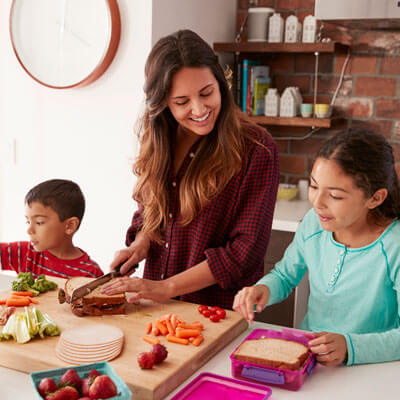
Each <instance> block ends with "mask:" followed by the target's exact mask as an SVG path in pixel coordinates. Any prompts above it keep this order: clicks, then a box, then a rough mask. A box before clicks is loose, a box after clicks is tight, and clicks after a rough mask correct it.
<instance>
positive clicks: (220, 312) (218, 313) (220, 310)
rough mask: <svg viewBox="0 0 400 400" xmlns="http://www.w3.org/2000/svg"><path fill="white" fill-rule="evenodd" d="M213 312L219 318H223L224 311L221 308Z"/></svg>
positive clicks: (224, 315)
mask: <svg viewBox="0 0 400 400" xmlns="http://www.w3.org/2000/svg"><path fill="white" fill-rule="evenodd" d="M215 314H216V315H218V317H219V318H220V319H224V318H225V317H226V312H225V310H222V309H219V310H217V311H215Z"/></svg>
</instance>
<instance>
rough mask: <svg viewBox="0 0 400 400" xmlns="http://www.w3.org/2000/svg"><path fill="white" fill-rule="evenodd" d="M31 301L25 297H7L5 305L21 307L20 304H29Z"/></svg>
mask: <svg viewBox="0 0 400 400" xmlns="http://www.w3.org/2000/svg"><path fill="white" fill-rule="evenodd" d="M30 303H31V302H30V301H29V299H27V298H19V299H17V298H16V297H9V298H8V299H7V300H6V306H7V307H21V306H29V304H30Z"/></svg>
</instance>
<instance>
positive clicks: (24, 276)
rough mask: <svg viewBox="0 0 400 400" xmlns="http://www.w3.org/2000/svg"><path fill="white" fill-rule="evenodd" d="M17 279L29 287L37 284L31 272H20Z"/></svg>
mask: <svg viewBox="0 0 400 400" xmlns="http://www.w3.org/2000/svg"><path fill="white" fill-rule="evenodd" d="M17 279H18V280H21V281H24V282H26V283H27V284H28V285H29V286H31V285H33V284H34V283H35V278H34V277H33V276H32V274H31V273H30V272H20V273H19V274H18V277H17Z"/></svg>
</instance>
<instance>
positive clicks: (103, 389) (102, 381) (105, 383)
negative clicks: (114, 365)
mask: <svg viewBox="0 0 400 400" xmlns="http://www.w3.org/2000/svg"><path fill="white" fill-rule="evenodd" d="M116 395H117V387H116V386H115V383H114V382H113V381H112V379H111V378H110V377H109V376H108V375H100V376H97V377H96V378H95V380H94V381H93V383H92V384H91V385H90V388H89V397H90V398H91V399H108V398H110V397H114V396H116Z"/></svg>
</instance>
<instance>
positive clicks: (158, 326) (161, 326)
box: [156, 320, 168, 336]
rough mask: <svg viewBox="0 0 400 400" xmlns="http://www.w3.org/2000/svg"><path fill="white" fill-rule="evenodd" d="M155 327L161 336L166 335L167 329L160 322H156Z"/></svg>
mask: <svg viewBox="0 0 400 400" xmlns="http://www.w3.org/2000/svg"><path fill="white" fill-rule="evenodd" d="M156 327H157V328H158V329H159V330H160V332H161V334H162V335H163V336H165V335H166V334H167V333H168V328H167V327H166V326H165V325H164V324H163V323H162V322H161V321H160V320H158V321H156Z"/></svg>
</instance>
